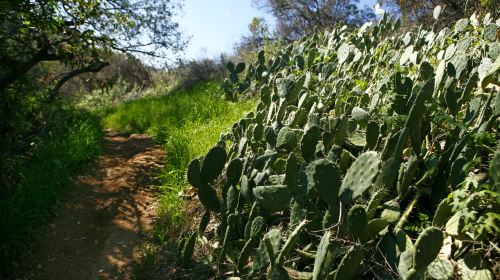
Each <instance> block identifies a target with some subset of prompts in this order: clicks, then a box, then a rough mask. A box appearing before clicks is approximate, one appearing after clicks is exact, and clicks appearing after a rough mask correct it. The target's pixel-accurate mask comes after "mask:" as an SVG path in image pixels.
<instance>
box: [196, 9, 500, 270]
mask: <svg viewBox="0 0 500 280" xmlns="http://www.w3.org/2000/svg"><path fill="white" fill-rule="evenodd" d="M437 14H438V15H437V16H436V18H437V19H439V13H437ZM400 24H401V22H400V20H394V19H391V18H389V17H388V16H387V14H385V15H384V16H383V17H382V18H381V19H380V20H379V22H377V23H368V24H365V25H363V26H362V27H361V28H359V29H354V30H349V29H348V28H347V27H346V26H342V25H337V26H336V27H335V28H334V29H333V31H331V32H320V33H316V34H314V35H311V36H308V37H304V38H303V39H301V40H299V41H296V42H294V43H293V44H291V45H289V46H288V47H286V48H283V50H282V51H280V52H278V53H276V54H275V55H274V56H273V57H271V58H268V59H267V60H266V59H265V58H264V54H263V53H262V54H259V57H258V61H257V62H256V63H255V64H253V65H250V66H248V67H247V69H248V70H247V72H246V77H245V79H240V77H238V73H239V71H237V69H241V67H236V66H235V65H234V64H228V70H229V71H230V72H231V75H230V77H229V79H227V80H226V82H225V83H227V88H228V89H229V90H232V91H233V92H234V93H235V94H236V95H240V94H244V92H245V91H247V90H248V89H249V88H251V87H255V88H257V90H258V91H260V102H259V104H258V105H257V109H256V110H255V111H254V112H252V113H249V114H247V115H246V116H245V117H244V118H242V119H240V120H239V121H237V122H236V123H234V125H233V127H232V129H231V131H230V132H228V133H226V134H222V135H221V137H220V139H219V141H218V142H217V144H216V145H215V146H214V147H213V148H212V149H211V150H210V151H209V152H208V153H207V154H206V155H204V156H202V157H201V158H195V159H193V160H192V161H191V164H190V165H189V168H188V169H187V172H188V175H187V176H188V178H189V181H190V183H191V184H192V185H193V186H194V187H195V188H197V191H198V197H199V200H200V202H201V203H202V204H203V205H204V207H205V210H206V211H210V212H211V216H212V217H215V219H216V222H215V225H217V228H216V229H215V230H214V231H213V232H207V230H206V227H205V226H203V227H200V228H202V229H205V232H203V230H199V233H198V235H202V237H203V236H204V237H203V238H207V239H210V240H211V246H212V247H213V250H212V258H211V259H210V258H209V259H208V260H207V261H208V262H209V263H210V265H212V266H216V267H217V270H216V271H214V273H215V276H216V277H217V276H219V275H220V273H226V272H227V273H226V274H224V275H225V276H227V275H228V274H229V271H232V272H233V274H234V276H239V277H243V278H246V279H255V278H257V279H258V278H263V277H264V275H265V277H267V279H290V278H295V277H298V275H300V277H301V278H305V279H310V278H315V279H319V278H320V277H321V278H322V279H352V278H356V277H361V278H363V279H365V278H366V279H372V278H373V279H375V278H377V279H378V278H384V279H386V278H389V279H395V278H399V277H401V278H403V279H423V278H424V277H429V275H432V277H437V278H440V279H441V278H443V279H448V278H451V277H454V276H458V275H461V276H462V277H464V279H472V278H473V277H477V275H482V277H484V278H481V279H493V274H494V273H495V274H497V273H498V271H492V269H494V268H495V267H498V259H499V254H498V253H499V252H498V248H497V246H496V245H495V244H498V236H497V230H498V228H499V226H500V225H499V219H498V213H499V210H500V204H499V201H498V195H497V193H498V181H499V178H500V177H499V175H498V174H499V173H498V172H499V170H500V168H499V166H500V151H499V150H498V149H499V148H500V147H499V146H498V140H499V138H498V135H499V131H498V121H499V119H498V117H499V115H500V110H499V106H500V81H499V78H500V75H499V68H500V57H499V53H498V42H499V39H498V33H497V30H498V26H499V25H500V21H499V20H497V21H496V22H495V21H494V19H492V18H491V17H490V16H489V15H486V16H485V17H484V18H483V19H481V21H477V22H474V21H472V22H471V21H469V20H468V19H462V20H459V21H457V22H456V24H455V25H454V27H453V28H452V29H450V28H443V29H439V24H440V23H439V21H436V22H435V23H434V25H433V26H432V29H430V30H425V29H423V28H420V29H419V30H418V31H417V32H414V33H407V34H402V35H397V29H398V28H399V26H400ZM234 76H236V77H234ZM257 85H258V87H256V86H257ZM417 211H418V212H417ZM428 217H433V219H432V224H430V220H429V218H428ZM256 219H259V220H260V221H261V220H264V221H265V223H266V225H267V227H266V228H267V233H265V234H263V236H262V235H258V236H259V239H258V240H256V239H255V236H254V237H252V238H250V235H249V234H248V231H249V229H250V228H251V227H253V223H254V221H255V220H256ZM409 225H410V227H408V226H409ZM405 228H411V230H412V232H405V230H404V229H405ZM321 236H323V238H321ZM414 239H416V241H415V242H414V241H413V240H414ZM249 247H250V248H249ZM315 259H316V260H315ZM249 260H251V261H249ZM443 275H444V276H443ZM474 275H476V276H474Z"/></svg>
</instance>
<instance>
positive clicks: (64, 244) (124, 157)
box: [20, 131, 164, 279]
mask: <svg viewBox="0 0 500 280" xmlns="http://www.w3.org/2000/svg"><path fill="white" fill-rule="evenodd" d="M163 159H164V152H163V149H162V147H160V146H158V145H155V144H154V142H153V140H152V139H151V138H150V137H148V136H146V135H137V134H134V135H131V136H129V137H127V136H125V135H121V134H117V133H114V132H112V131H107V132H106V142H105V147H104V151H103V155H102V156H101V157H100V158H99V160H98V161H97V162H96V163H95V164H94V165H93V166H92V167H91V168H90V169H89V170H88V171H83V174H82V175H80V176H78V177H76V178H74V180H73V181H74V186H72V188H73V189H72V190H71V191H70V193H69V194H68V196H67V197H66V199H65V201H64V202H63V205H62V206H61V208H60V209H59V210H58V211H57V212H58V213H57V214H56V216H55V217H54V218H53V220H52V221H51V222H50V223H49V224H48V225H46V226H45V227H44V229H43V230H42V234H41V236H40V238H39V246H38V247H37V248H35V249H34V252H33V254H32V256H30V257H29V260H28V261H27V262H26V264H23V265H21V269H20V270H21V271H22V275H21V276H20V279H129V278H131V272H132V264H133V261H134V258H135V257H137V256H136V255H137V246H138V245H139V244H140V242H141V240H142V239H143V238H144V237H145V236H147V234H148V231H149V230H151V229H152V226H153V222H154V217H155V210H156V194H155V189H156V185H157V182H155V180H154V173H155V172H157V171H158V170H160V169H161V168H162V163H163Z"/></svg>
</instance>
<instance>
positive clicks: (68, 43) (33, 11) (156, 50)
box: [0, 0, 186, 278]
mask: <svg viewBox="0 0 500 280" xmlns="http://www.w3.org/2000/svg"><path fill="white" fill-rule="evenodd" d="M180 1H182V0H0V135H1V136H0V158H1V160H0V197H2V196H3V195H5V193H7V192H8V190H9V188H10V187H12V186H14V185H15V184H16V182H17V177H19V175H18V174H19V172H18V171H17V170H16V169H17V163H16V162H17V161H18V159H19V158H22V155H26V154H29V151H30V149H31V146H30V142H31V139H32V138H34V137H36V135H37V134H39V133H40V127H41V126H42V124H44V123H46V122H47V121H48V120H47V119H46V118H45V117H44V114H43V112H44V110H46V111H50V110H49V109H50V108H52V107H51V106H49V105H51V104H53V103H52V101H54V99H56V97H57V92H58V90H59V89H60V88H61V86H62V85H63V84H64V83H65V82H67V81H68V80H70V79H71V78H73V77H75V76H77V75H80V74H83V73H89V72H98V71H100V70H101V69H102V68H103V67H105V66H106V65H108V61H107V59H108V58H110V57H112V53H113V52H121V53H125V54H138V55H142V56H147V57H149V58H156V59H163V58H166V57H167V56H168V55H169V54H170V53H175V52H177V51H180V50H182V49H183V48H184V46H185V44H186V40H185V39H184V38H183V36H182V34H181V32H180V30H179V26H178V24H177V23H176V22H175V21H174V16H175V14H176V12H177V11H178V10H179V9H180V8H181V2H180ZM47 62H58V63H60V64H61V65H62V66H64V67H63V68H62V69H63V70H64V71H63V73H60V74H61V75H58V76H57V78H56V79H55V80H54V81H52V82H51V83H50V85H48V86H46V85H41V84H40V83H38V82H37V81H36V79H35V75H36V70H37V69H36V68H37V67H38V68H39V69H40V68H43V67H41V66H42V63H47ZM58 66H59V65H58ZM59 69H61V68H59ZM0 278H1V276H0Z"/></svg>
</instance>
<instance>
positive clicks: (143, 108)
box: [104, 82, 255, 243]
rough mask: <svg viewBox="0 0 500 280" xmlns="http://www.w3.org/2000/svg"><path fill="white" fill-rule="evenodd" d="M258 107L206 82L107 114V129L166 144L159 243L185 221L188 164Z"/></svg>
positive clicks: (122, 107) (117, 108) (142, 100)
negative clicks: (231, 97) (235, 99)
mask: <svg viewBox="0 0 500 280" xmlns="http://www.w3.org/2000/svg"><path fill="white" fill-rule="evenodd" d="M254 105H255V101H252V100H250V101H243V102H238V103H231V102H228V101H225V100H223V99H222V92H221V91H220V89H219V84H218V83H217V82H205V83H201V84H198V85H196V86H194V87H193V88H191V89H188V90H178V91H174V92H172V93H170V94H168V95H164V96H161V97H151V98H144V99H139V100H134V101H130V102H127V103H124V104H121V105H119V106H117V107H115V108H113V109H110V110H108V112H106V116H105V117H104V125H105V126H106V127H109V128H112V129H114V130H117V131H120V132H125V133H148V134H150V135H153V136H154V137H155V138H156V139H157V140H158V141H159V142H160V143H163V144H164V146H165V150H166V154H167V157H166V162H165V170H164V173H163V176H164V184H163V192H162V195H161V198H160V207H159V209H158V211H159V212H158V217H159V225H158V230H157V231H156V232H155V235H156V236H155V237H156V238H157V239H158V241H160V243H164V242H166V241H167V239H168V237H169V236H170V233H171V232H170V231H172V230H174V229H178V227H179V226H181V225H182V224H183V222H185V221H186V217H184V216H183V212H182V210H183V203H184V202H183V200H182V199H181V198H180V197H179V196H178V193H179V192H180V191H182V190H183V189H185V187H186V186H187V182H186V179H185V172H186V169H187V165H188V164H189V162H190V161H191V160H192V159H193V158H195V157H198V156H201V155H203V154H204V153H206V152H207V151H208V150H209V149H210V148H211V147H213V146H214V145H215V144H216V143H217V141H218V140H219V136H220V134H221V133H222V132H225V131H229V130H230V129H231V126H232V125H233V123H234V122H236V121H237V120H238V119H240V118H241V117H242V116H243V115H244V114H245V113H246V112H249V111H251V110H252V109H253V108H254Z"/></svg>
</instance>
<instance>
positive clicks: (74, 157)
mask: <svg viewBox="0 0 500 280" xmlns="http://www.w3.org/2000/svg"><path fill="white" fill-rule="evenodd" d="M58 111H59V112H58V118H59V119H57V122H58V123H59V125H56V126H54V127H53V129H52V130H51V131H50V133H47V134H46V135H45V136H42V137H40V138H38V139H37V140H36V141H34V143H33V144H32V145H33V156H31V157H29V158H27V159H26V160H25V161H24V163H23V164H21V165H20V166H18V167H17V172H18V173H19V175H20V176H19V177H20V178H21V179H20V180H19V182H18V183H17V184H16V185H15V186H12V187H11V188H9V190H10V191H9V192H8V193H6V194H4V196H3V197H1V198H0V225H1V226H0V278H1V276H2V270H4V271H6V272H5V273H7V272H8V271H10V269H11V267H10V265H11V262H12V261H13V260H16V259H18V258H20V257H22V256H24V255H25V254H27V253H28V252H29V251H30V249H31V247H32V244H33V238H34V237H35V235H36V233H37V232H38V229H39V227H40V225H42V224H44V222H46V220H47V218H48V217H50V214H51V212H52V210H53V209H54V208H55V206H57V205H58V204H59V199H60V197H61V195H62V194H63V192H64V191H65V190H66V189H68V185H69V184H70V180H69V179H70V176H71V175H72V174H73V173H74V172H75V171H76V170H77V169H78V168H79V167H81V166H82V164H84V163H86V162H88V161H89V160H90V159H91V158H92V157H94V156H95V155H97V154H98V153H99V152H100V149H101V141H102V137H103V135H102V127H101V124H100V120H99V118H97V117H96V116H95V115H92V114H90V113H88V112H85V111H73V109H71V111H65V110H58Z"/></svg>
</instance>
